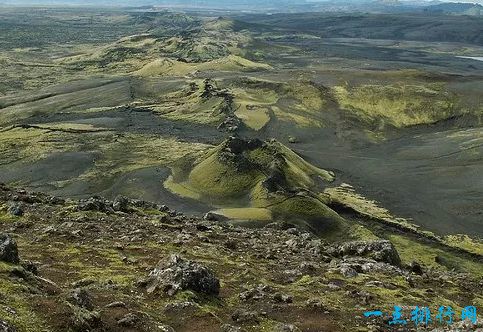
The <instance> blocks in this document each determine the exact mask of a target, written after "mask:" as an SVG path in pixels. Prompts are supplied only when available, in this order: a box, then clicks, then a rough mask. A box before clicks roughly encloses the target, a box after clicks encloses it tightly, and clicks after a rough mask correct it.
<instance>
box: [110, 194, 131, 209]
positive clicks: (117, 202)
mask: <svg viewBox="0 0 483 332" xmlns="http://www.w3.org/2000/svg"><path fill="white" fill-rule="evenodd" d="M128 205H129V199H128V198H127V197H125V196H117V197H116V198H115V199H114V202H113V203H112V208H113V209H114V211H121V212H128Z"/></svg>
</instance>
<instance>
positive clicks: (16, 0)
mask: <svg viewBox="0 0 483 332" xmlns="http://www.w3.org/2000/svg"><path fill="white" fill-rule="evenodd" d="M217 1H219V2H220V4H223V5H224V6H226V5H227V4H229V3H230V2H235V3H238V4H240V3H246V4H250V3H258V4H260V2H262V3H267V2H273V3H277V0H272V1H270V0H261V1H260V0H245V1H244V0H120V1H115V0H0V3H3V4H11V5H16V4H32V3H36V4H49V3H50V4H58V3H65V4H67V3H73V4H82V3H90V4H93V3H95V4H99V5H106V4H108V5H112V4H113V3H114V4H115V3H116V2H118V3H119V4H122V5H125V4H129V3H133V4H135V5H139V4H142V3H146V4H153V3H160V4H167V3H173V4H175V3H184V4H190V3H192V4H193V5H196V4H199V3H206V2H209V3H210V4H213V3H216V2H217ZM282 1H283V2H285V3H294V4H297V3H307V2H334V3H337V2H339V1H340V2H344V3H347V2H351V1H354V2H359V3H360V2H361V1H370V0H282ZM374 1H376V0H374ZM399 1H400V2H405V1H409V2H412V3H415V2H421V3H425V2H428V1H432V0H399ZM436 1H439V2H469V3H479V4H482V5H483V0H436Z"/></svg>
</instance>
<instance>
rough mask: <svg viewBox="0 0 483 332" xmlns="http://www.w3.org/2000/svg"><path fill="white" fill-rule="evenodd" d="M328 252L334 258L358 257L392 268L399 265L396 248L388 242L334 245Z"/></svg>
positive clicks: (352, 242)
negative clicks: (389, 265)
mask: <svg viewBox="0 0 483 332" xmlns="http://www.w3.org/2000/svg"><path fill="white" fill-rule="evenodd" d="M328 252H329V253H330V254H331V255H333V256H336V257H343V256H360V257H369V258H372V259H374V260H375V261H378V262H383V263H388V264H391V265H394V266H399V265H400V264H401V258H400V257H399V254H398V252H397V250H396V248H394V245H393V244H392V243H391V242H390V241H388V240H376V241H350V242H345V243H342V244H338V245H334V246H332V247H330V248H329V249H328Z"/></svg>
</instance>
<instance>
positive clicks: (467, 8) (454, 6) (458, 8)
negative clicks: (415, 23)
mask: <svg viewBox="0 0 483 332" xmlns="http://www.w3.org/2000/svg"><path fill="white" fill-rule="evenodd" d="M481 1H483V0H481ZM0 5H21V6H26V5H54V6H62V5H74V6H123V7H127V6H128V7H146V6H149V7H154V8H158V7H163V8H166V7H173V8H181V9H205V10H217V9H218V10H225V11H227V10H229V11H254V12H260V11H263V12H313V11H324V12H368V13H401V12H420V13H432V14H449V15H474V16H481V15H483V6H482V5H480V4H478V3H470V2H440V1H416V0H300V1H296V0H228V1H219V0H116V1H114V0H105V1H99V0H11V1H8V2H6V3H3V4H2V3H0Z"/></svg>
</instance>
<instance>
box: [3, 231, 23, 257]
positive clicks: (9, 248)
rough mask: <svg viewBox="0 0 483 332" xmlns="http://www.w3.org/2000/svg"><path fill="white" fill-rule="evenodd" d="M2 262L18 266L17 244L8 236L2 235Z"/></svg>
mask: <svg viewBox="0 0 483 332" xmlns="http://www.w3.org/2000/svg"><path fill="white" fill-rule="evenodd" d="M0 260H1V261H4V262H7V263H14V264H18V262H19V261H20V259H19V258H18V249H17V242H15V240H14V239H13V238H12V237H10V235H8V234H0Z"/></svg>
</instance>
